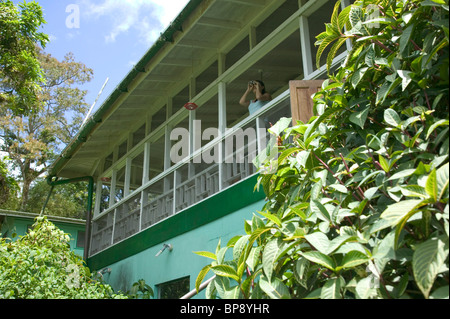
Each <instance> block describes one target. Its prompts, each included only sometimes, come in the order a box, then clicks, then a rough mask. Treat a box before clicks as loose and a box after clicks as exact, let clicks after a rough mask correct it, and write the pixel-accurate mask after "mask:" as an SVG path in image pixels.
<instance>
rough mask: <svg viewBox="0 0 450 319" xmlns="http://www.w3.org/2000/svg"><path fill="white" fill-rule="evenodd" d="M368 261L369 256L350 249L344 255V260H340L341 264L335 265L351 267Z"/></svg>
mask: <svg viewBox="0 0 450 319" xmlns="http://www.w3.org/2000/svg"><path fill="white" fill-rule="evenodd" d="M368 261H369V258H368V257H367V256H366V255H365V254H363V253H362V252H360V251H356V250H354V251H350V252H349V253H347V254H346V255H345V256H344V260H343V261H342V265H341V266H339V267H337V269H339V268H353V267H356V266H359V265H361V264H365V263H366V262H368Z"/></svg>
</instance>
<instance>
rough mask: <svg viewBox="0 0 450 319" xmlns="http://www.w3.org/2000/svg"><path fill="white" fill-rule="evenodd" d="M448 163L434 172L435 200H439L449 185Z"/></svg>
mask: <svg viewBox="0 0 450 319" xmlns="http://www.w3.org/2000/svg"><path fill="white" fill-rule="evenodd" d="M448 175H449V163H446V164H444V165H443V166H441V167H440V168H439V169H438V170H437V171H436V179H437V187H438V196H437V200H438V201H439V200H441V198H442V196H443V195H444V193H445V191H446V189H447V188H448V185H449V176H448Z"/></svg>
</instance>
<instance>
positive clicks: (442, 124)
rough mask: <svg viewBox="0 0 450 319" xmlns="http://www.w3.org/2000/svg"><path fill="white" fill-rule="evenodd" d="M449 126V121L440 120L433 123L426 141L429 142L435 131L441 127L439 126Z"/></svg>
mask: <svg viewBox="0 0 450 319" xmlns="http://www.w3.org/2000/svg"><path fill="white" fill-rule="evenodd" d="M445 125H447V126H448V120H439V121H437V122H436V123H433V125H431V126H430V128H429V129H428V131H427V136H426V139H427V140H428V138H429V137H430V135H431V134H432V133H433V132H434V130H435V129H436V128H437V127H439V126H445Z"/></svg>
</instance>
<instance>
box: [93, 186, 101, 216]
mask: <svg viewBox="0 0 450 319" xmlns="http://www.w3.org/2000/svg"><path fill="white" fill-rule="evenodd" d="M102 190H103V182H102V180H101V179H100V178H99V179H97V185H96V189H95V205H94V218H95V217H97V215H98V214H99V213H100V205H101V203H102Z"/></svg>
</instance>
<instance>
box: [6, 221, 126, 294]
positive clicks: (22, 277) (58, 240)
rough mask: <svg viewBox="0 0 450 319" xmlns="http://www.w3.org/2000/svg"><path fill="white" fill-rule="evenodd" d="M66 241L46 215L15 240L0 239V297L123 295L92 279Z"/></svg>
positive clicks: (67, 240)
mask: <svg viewBox="0 0 450 319" xmlns="http://www.w3.org/2000/svg"><path fill="white" fill-rule="evenodd" d="M69 240H70V237H69V235H68V234H65V233H64V232H63V231H61V230H60V229H58V228H57V227H55V225H53V224H52V223H51V222H50V221H48V220H47V218H46V217H37V219H36V222H35V224H34V225H33V228H32V229H30V231H29V232H28V233H27V234H26V235H25V236H23V237H21V238H20V239H18V240H16V241H10V240H7V239H4V238H1V239H0V299H109V298H126V297H125V296H123V295H120V294H115V293H114V292H113V290H112V288H111V287H110V286H109V285H106V284H103V283H101V282H99V281H96V280H95V279H93V276H91V273H90V271H89V268H88V267H86V266H85V264H84V261H83V260H82V259H81V258H80V257H79V256H77V255H76V254H75V253H74V252H73V251H71V250H70V247H69V244H68V243H69Z"/></svg>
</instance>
